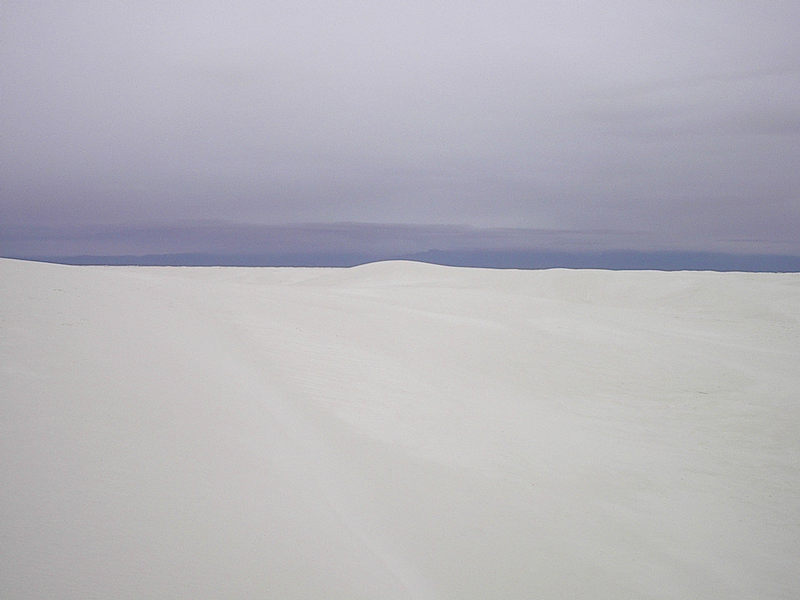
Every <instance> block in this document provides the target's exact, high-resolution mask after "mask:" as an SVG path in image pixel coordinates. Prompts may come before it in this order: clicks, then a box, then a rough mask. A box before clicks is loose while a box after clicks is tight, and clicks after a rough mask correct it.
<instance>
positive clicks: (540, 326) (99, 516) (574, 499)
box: [0, 259, 800, 600]
mask: <svg viewBox="0 0 800 600" xmlns="http://www.w3.org/2000/svg"><path fill="white" fill-rule="evenodd" d="M798 365H800V274H791V273H787V274H776V273H711V272H670V273H667V272H654V271H624V272H613V271H599V270H558V269H556V270H542V271H517V270H498V269H494V270H491V269H468V268H458V267H442V266H435V265H430V264H422V263H413V262H402V261H398V262H385V263H375V264H367V265H363V266H360V267H354V268H348V269H340V268H327V269H326V268H235V267H225V268H189V267H184V268H177V267H163V268H162V267H84V266H64V265H53V264H42V263H33V262H23V261H15V260H6V259H2V260H0V398H1V399H2V457H3V459H2V482H0V484H1V485H0V489H1V490H2V491H0V498H2V500H1V501H0V510H2V515H1V518H0V532H1V534H2V554H3V560H2V561H0V565H2V566H0V569H1V570H2V580H1V581H0V597H2V598H8V599H29V598H30V599H34V598H36V599H39V598H59V599H81V600H83V599H86V598H120V599H124V598H164V599H166V598H199V599H202V598H208V599H218V598H243V599H244V598H276V599H294V598H297V599H299V598H326V599H335V598H341V599H348V600H354V599H359V598H363V599H375V598H382V599H384V598H397V599H400V598H402V599H408V598H421V599H428V598H430V599H440V598H441V599H444V598H452V599H456V598H458V599H464V598H475V599H486V598H509V599H512V598H513V599H519V598H559V599H560V598H587V599H588V598H591V599H593V600H594V599H598V598H600V599H603V598H607V599H615V600H616V599H619V598H704V599H711V598H720V599H730V598H762V599H763V598H786V599H789V598H796V597H797V595H798V593H799V592H800V570H798V569H797V564H798V560H799V559H800V520H798V515H799V514H800V460H798V457H800V435H798V432H799V431H800V403H798V390H800V369H799V368H798Z"/></svg>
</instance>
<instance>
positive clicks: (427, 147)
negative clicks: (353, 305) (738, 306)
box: [0, 0, 800, 270]
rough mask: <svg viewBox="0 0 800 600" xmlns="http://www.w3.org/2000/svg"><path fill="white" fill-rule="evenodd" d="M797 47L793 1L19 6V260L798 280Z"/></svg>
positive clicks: (2, 236)
mask: <svg viewBox="0 0 800 600" xmlns="http://www.w3.org/2000/svg"><path fill="white" fill-rule="evenodd" d="M798 23H800V3H797V2H783V1H774V2H731V1H729V0H728V1H717V0H704V1H701V2H697V1H693V2H689V1H681V0H678V1H671V2H665V1H641V0H637V1H633V0H616V1H614V0H611V1H609V0H604V1H603V2H599V1H587V2H573V3H562V2H516V1H507V0H495V1H493V2H488V1H486V2H484V1H467V2H464V1H459V2H455V1H439V2H437V1H434V0H426V1H417V0H411V1H409V2H381V1H376V0H373V1H371V2H366V1H364V2H359V1H345V2H319V1H308V2H304V1H302V0H293V1H291V2H288V1H287V2H284V1H271V2H261V1H251V0H230V1H227V2H210V1H204V0H197V1H192V2H183V1H175V2H166V3H165V2H156V1H152V0H138V1H137V2H122V1H112V0H103V1H94V0H87V1H78V0H75V1H71V0H61V1H41V2H31V1H28V0H25V1H18V0H5V1H4V2H2V3H1V4H0V87H1V89H2V97H1V98H0V127H2V131H1V132H0V133H1V134H2V135H0V255H5V256H27V257H32V256H38V257H64V256H73V257H74V256H84V257H91V256H94V257H106V259H108V257H121V256H127V257H136V256H139V257H141V256H143V255H157V256H161V257H162V258H160V259H152V260H155V261H156V262H157V261H158V260H162V261H163V260H168V259H164V258H163V257H164V256H166V255H171V256H173V257H177V256H184V257H185V260H187V261H189V262H191V261H193V260H194V261H199V262H203V260H205V261H206V262H208V261H211V262H214V261H218V262H225V260H229V261H230V260H232V259H231V257H232V256H239V257H240V258H239V261H240V262H242V261H245V260H246V259H245V258H242V257H247V256H249V257H251V259H252V260H253V261H255V262H259V261H261V262H270V260H271V261H272V262H281V261H282V260H284V261H289V262H293V261H294V262H303V261H306V262H308V261H309V260H311V261H312V262H313V261H314V260H317V261H319V262H326V261H327V262H329V263H332V262H336V261H339V262H345V263H347V262H354V261H355V262H357V261H360V260H362V259H364V258H366V259H370V258H385V257H399V256H410V257H422V258H425V257H427V258H429V259H431V260H437V259H438V260H440V261H445V262H446V261H448V260H450V261H451V262H458V261H459V260H461V261H462V262H463V261H464V260H467V259H466V258H465V257H469V256H472V257H473V258H472V259H470V260H471V262H473V263H486V262H489V263H492V261H494V263H495V265H496V266H503V264H505V263H504V261H506V262H507V261H508V260H510V259H509V257H513V256H517V257H519V256H522V255H525V256H528V257H531V256H538V257H540V258H541V257H543V256H546V255H547V253H548V252H549V253H550V255H552V256H562V257H569V256H586V255H589V254H592V255H600V254H603V255H605V256H606V257H609V256H618V255H615V254H614V253H615V252H616V253H622V254H621V255H619V256H622V255H624V256H628V257H631V256H636V257H639V258H636V259H635V260H634V261H633V266H643V267H644V266H647V260H648V259H646V258H642V257H645V256H650V257H651V258H652V260H653V261H656V262H655V263H652V264H651V266H653V265H655V266H658V265H657V264H656V263H657V261H658V260H660V259H658V258H657V257H658V256H661V257H663V256H671V257H672V259H674V260H675V261H677V263H675V264H676V265H677V266H678V267H679V266H680V264H684V266H685V267H686V268H692V267H693V266H696V265H694V264H692V261H693V260H695V259H696V257H697V256H701V255H702V256H706V257H707V258H708V257H710V256H723V257H730V256H740V257H750V258H746V259H744V258H743V259H742V261H740V263H738V264H739V266H740V267H743V268H744V267H747V265H751V266H752V264H755V263H748V262H747V261H752V260H756V262H757V261H758V260H760V259H758V257H759V256H760V257H764V256H772V257H777V258H776V260H778V261H779V262H780V261H784V263H781V264H789V263H786V262H785V261H787V260H788V261H790V263H791V261H792V260H795V259H796V257H798V256H800V235H798V232H800V169H799V168H798V165H800V110H798V106H800V104H798V102H800V36H798V35H797V33H796V28H797V24H798ZM448 253H449V254H448ZM515 253H516V254H515ZM520 253H522V254H520ZM609 253H610V254H609ZM625 253H627V254H625ZM456 255H458V256H459V257H461V258H458V259H455V258H453V257H454V256H456ZM192 256H193V257H194V258H189V257H192ZM448 256H449V258H448ZM198 257H201V258H198ZM202 257H206V258H205V259H202ZM214 257H216V258H214ZM226 257H227V258H226ZM259 257H260V258H259ZM270 257H271V258H270ZM281 257H283V258H281ZM314 257H316V258H314ZM325 257H327V259H326V258H325ZM437 257H438V258H437ZM503 257H505V258H503ZM653 257H655V258H653ZM681 257H683V258H681ZM687 257H689V258H687ZM691 257H695V259H693V258H691ZM754 257H755V258H754ZM792 257H795V258H792ZM672 259H670V260H672ZM87 260H90V259H87ZM247 260H250V259H247ZM520 260H521V259H520ZM526 260H528V259H526ZM554 260H555V259H554ZM559 260H560V259H559ZM564 260H567V259H564ZM609 260H611V259H609ZM709 260H710V259H709ZM725 260H728V259H727V258H726V259H725ZM531 261H532V262H531ZM637 261H639V262H637ZM681 261H683V263H681ZM234 262H236V261H234ZM467 262H470V261H469V260H468V261H467ZM512 262H513V261H512ZM518 262H519V261H518ZM522 262H525V261H524V260H523V261H522ZM529 262H531V265H533V263H535V262H536V260H534V259H530V260H529ZM540 262H541V261H540ZM545 262H547V261H545ZM556 262H558V260H556ZM578 262H580V261H578ZM612 262H613V261H612ZM629 262H630V261H629ZM723 262H724V260H723ZM576 264H577V263H576ZM774 264H775V265H777V264H778V263H774ZM793 264H796V263H793ZM533 266H535V265H533ZM565 266H568V265H565ZM673 266H675V265H673ZM733 266H734V267H736V264H733ZM762 266H763V265H762ZM752 268H754V269H755V268H757V266H756V267H752ZM766 268H769V265H767V267H766ZM778 270H780V269H778Z"/></svg>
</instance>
